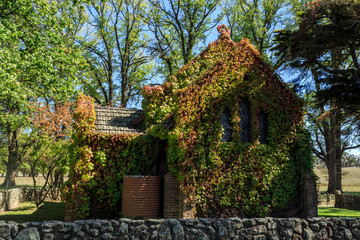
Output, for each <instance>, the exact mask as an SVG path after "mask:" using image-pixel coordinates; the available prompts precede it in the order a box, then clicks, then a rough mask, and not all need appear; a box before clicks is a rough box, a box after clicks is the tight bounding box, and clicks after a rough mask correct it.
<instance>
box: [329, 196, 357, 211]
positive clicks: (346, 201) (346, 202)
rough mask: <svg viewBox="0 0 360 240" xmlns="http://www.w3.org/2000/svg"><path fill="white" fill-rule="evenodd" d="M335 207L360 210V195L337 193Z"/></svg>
mask: <svg viewBox="0 0 360 240" xmlns="http://www.w3.org/2000/svg"><path fill="white" fill-rule="evenodd" d="M335 207H337V208H346V209H351V210H360V196H356V195H348V194H341V192H338V191H337V192H336V193H335Z"/></svg>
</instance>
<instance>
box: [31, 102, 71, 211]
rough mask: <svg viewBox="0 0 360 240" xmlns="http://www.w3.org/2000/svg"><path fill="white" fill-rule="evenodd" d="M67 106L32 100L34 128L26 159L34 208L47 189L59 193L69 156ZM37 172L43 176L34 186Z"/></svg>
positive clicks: (68, 106) (68, 116)
mask: <svg viewBox="0 0 360 240" xmlns="http://www.w3.org/2000/svg"><path fill="white" fill-rule="evenodd" d="M70 106H71V104H70V103H68V102H64V103H55V104H52V105H48V104H41V103H34V104H33V105H32V106H31V110H32V111H33V114H32V115H31V117H30V121H31V123H32V126H33V127H32V131H31V133H30V134H27V136H26V137H27V138H28V139H30V140H31V142H32V144H31V147H30V149H29V150H28V151H27V154H26V158H25V159H26V163H27V164H28V165H29V166H30V173H31V176H32V179H33V188H34V193H35V204H36V207H37V208H39V207H40V206H41V205H42V203H43V202H44V201H45V198H46V197H47V195H48V194H49V192H52V193H53V197H58V196H59V192H60V187H61V185H62V183H63V177H64V174H65V172H66V171H67V167H66V166H67V165H68V164H67V162H68V159H69V153H68V149H67V148H68V145H69V144H70V140H69V138H68V135H69V131H70V127H71V124H72V122H73V121H72V114H71V110H70ZM36 173H39V174H40V175H41V176H43V178H44V179H45V183H44V185H43V186H42V187H41V188H37V182H36V178H35V175H36ZM55 199H56V198H55Z"/></svg>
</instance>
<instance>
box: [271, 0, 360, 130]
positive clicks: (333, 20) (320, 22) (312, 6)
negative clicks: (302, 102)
mask: <svg viewBox="0 0 360 240" xmlns="http://www.w3.org/2000/svg"><path fill="white" fill-rule="evenodd" d="M307 6H308V9H307V10H306V11H305V12H303V13H302V15H301V22H300V24H299V28H298V29H297V30H296V31H289V30H284V31H280V32H279V33H278V34H277V36H276V38H277V41H278V42H282V43H283V44H280V45H279V46H278V47H277V50H278V52H279V55H280V57H284V56H286V55H287V54H288V55H290V56H291V58H292V59H296V61H294V62H293V66H296V67H302V68H308V69H309V68H313V69H315V70H316V71H318V73H317V74H319V76H320V78H319V81H320V82H321V83H322V84H323V86H324V87H323V89H321V90H320V91H319V93H318V94H317V96H318V99H319V100H320V101H322V102H326V101H329V100H333V101H335V102H336V104H337V105H338V106H339V107H341V108H342V109H344V110H345V111H346V112H347V113H349V115H357V116H359V114H360V95H359V94H358V93H359V91H360V78H359V74H360V64H359V50H360V41H359V40H360V3H359V2H357V1H354V0H339V1H332V0H317V1H314V2H312V3H309V4H308V5H307ZM358 124H359V123H358Z"/></svg>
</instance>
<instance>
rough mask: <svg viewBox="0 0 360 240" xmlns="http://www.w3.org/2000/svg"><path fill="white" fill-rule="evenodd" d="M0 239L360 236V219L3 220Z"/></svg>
mask: <svg viewBox="0 0 360 240" xmlns="http://www.w3.org/2000/svg"><path fill="white" fill-rule="evenodd" d="M0 239H9V240H10V239H32V240H37V239H46V240H50V239H71V240H76V239H174V240H176V239H179V240H180V239H197V240H198V239H204V240H205V239H216V240H218V239H254V240H265V239H304V240H310V239H360V218H307V219H299V218H282V219H280V218H254V219H240V218H228V219H196V220H194V219H180V220H175V219H154V220H130V219H120V220H82V221H75V222H58V221H53V222H42V223H23V224H18V223H14V222H8V223H6V222H4V221H0Z"/></svg>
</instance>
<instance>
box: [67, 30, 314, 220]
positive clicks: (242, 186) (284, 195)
mask: <svg viewBox="0 0 360 240" xmlns="http://www.w3.org/2000/svg"><path fill="white" fill-rule="evenodd" d="M224 32H225V31H224ZM228 35H229V34H228V32H227V31H226V32H225V34H222V35H221V37H220V39H218V40H217V41H215V42H213V43H211V44H210V45H209V47H208V48H207V49H206V50H205V51H203V52H202V53H201V54H200V55H199V56H197V57H196V58H195V59H193V60H192V61H190V62H189V63H188V64H186V65H185V66H184V67H182V68H180V69H179V70H178V71H177V73H176V74H175V75H173V76H171V77H169V78H168V79H167V80H166V81H165V82H164V83H163V84H162V85H157V86H146V87H144V89H143V93H142V94H143V96H144V101H143V109H144V111H145V127H146V135H131V134H104V133H99V132H95V118H96V117H95V111H94V106H93V100H92V99H91V98H88V97H85V96H83V95H82V96H80V97H79V99H78V101H77V107H76V109H75V113H74V118H75V124H74V134H73V140H74V142H73V145H72V149H71V152H72V162H71V169H73V172H72V174H71V175H70V180H69V182H68V183H67V185H66V187H65V191H64V192H65V197H66V200H67V201H68V202H69V203H71V204H73V205H74V208H75V209H80V210H79V214H80V215H81V216H83V217H89V216H90V217H91V216H98V215H96V214H98V213H96V211H95V209H100V210H101V211H102V212H107V211H110V212H111V211H113V212H118V211H119V209H120V208H119V207H120V205H119V203H120V199H121V186H122V178H123V176H124V175H125V174H144V173H146V172H147V170H148V169H149V168H150V167H151V166H153V165H154V164H155V162H156V160H157V159H159V156H160V152H161V151H163V149H162V146H161V144H160V141H164V140H165V141H167V145H168V147H167V148H166V149H167V161H168V166H169V170H170V171H171V172H172V173H173V174H174V175H175V176H176V178H177V179H178V181H179V183H180V187H181V189H182V190H183V192H184V193H185V195H184V196H186V198H187V200H189V201H188V202H189V203H190V204H192V206H194V209H195V212H196V216H198V217H229V216H247V217H253V216H256V217H263V216H269V215H273V216H279V213H281V212H283V210H285V209H287V208H289V207H291V205H294V204H297V202H296V201H297V200H296V199H298V193H299V190H300V188H299V186H300V184H301V181H302V176H304V174H307V173H312V170H311V169H312V159H311V151H310V149H311V143H310V141H309V139H310V138H309V135H308V134H307V133H306V131H305V130H304V128H303V122H302V121H303V110H302V104H303V103H302V101H301V100H300V99H299V98H298V97H297V96H296V94H295V93H294V92H293V91H292V90H291V89H289V88H288V87H287V86H286V85H285V84H284V83H283V82H281V81H280V80H279V78H278V77H277V76H276V75H274V73H273V71H272V70H271V68H270V67H269V66H268V65H267V64H265V63H264V61H263V60H262V59H261V56H260V54H259V53H258V51H257V50H256V49H254V47H253V46H252V45H251V44H250V43H249V41H248V40H242V41H241V42H239V43H235V42H233V41H232V40H231V39H230V38H229V37H228ZM243 99H247V100H248V102H249V109H250V114H249V116H247V117H249V118H250V122H251V124H250V130H249V132H250V139H249V141H248V140H247V141H246V142H244V141H243V139H242V138H241V132H242V131H243V130H242V129H241V128H242V127H241V117H242V116H241V111H240V107H239V102H241V101H243ZM225 109H226V111H227V113H228V114H227V115H228V116H229V121H228V122H229V123H230V125H231V134H232V136H231V138H228V139H231V140H230V141H228V142H224V141H221V139H222V135H223V128H222V126H221V116H222V113H223V112H224V110H225ZM259 116H261V117H262V118H264V116H266V118H267V119H266V123H267V124H266V127H267V128H268V129H267V130H268V131H267V132H266V133H267V134H266V136H267V139H266V141H264V139H260V135H261V134H260V125H261V123H260V122H261V121H259ZM263 127H264V126H262V129H263ZM260 140H261V142H265V143H266V144H264V143H260Z"/></svg>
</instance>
